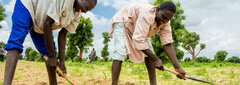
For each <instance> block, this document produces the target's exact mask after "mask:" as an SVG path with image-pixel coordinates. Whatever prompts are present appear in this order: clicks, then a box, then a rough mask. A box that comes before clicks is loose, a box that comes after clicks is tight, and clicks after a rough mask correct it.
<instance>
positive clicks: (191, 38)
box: [182, 32, 206, 60]
mask: <svg viewBox="0 0 240 85" xmlns="http://www.w3.org/2000/svg"><path fill="white" fill-rule="evenodd" d="M199 40H200V35H199V34H197V33H196V32H186V33H185V34H184V37H183V38H182V47H183V48H184V49H185V50H187V51H188V53H190V54H191V55H192V60H195V59H196V57H197V56H198V54H199V53H200V51H202V50H203V49H205V48H206V45H205V44H200V50H199V51H198V53H197V54H196V50H195V48H196V46H197V45H198V44H199Z"/></svg>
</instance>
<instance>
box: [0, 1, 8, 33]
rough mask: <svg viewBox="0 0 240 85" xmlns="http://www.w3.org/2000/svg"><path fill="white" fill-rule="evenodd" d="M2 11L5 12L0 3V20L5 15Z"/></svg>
mask: <svg viewBox="0 0 240 85" xmlns="http://www.w3.org/2000/svg"><path fill="white" fill-rule="evenodd" d="M4 12H5V9H4V7H3V5H2V4H0V22H1V21H2V20H4V18H5V17H6V16H7V15H6V14H5V13H4ZM0 28H2V26H1V25H0Z"/></svg>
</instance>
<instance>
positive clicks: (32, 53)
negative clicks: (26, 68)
mask: <svg viewBox="0 0 240 85" xmlns="http://www.w3.org/2000/svg"><path fill="white" fill-rule="evenodd" d="M29 55H30V58H29V61H35V60H36V59H37V57H38V55H39V53H38V52H37V51H36V50H31V51H30V52H29ZM39 57H40V56H39Z"/></svg>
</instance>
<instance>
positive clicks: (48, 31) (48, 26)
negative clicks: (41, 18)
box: [43, 16, 55, 58]
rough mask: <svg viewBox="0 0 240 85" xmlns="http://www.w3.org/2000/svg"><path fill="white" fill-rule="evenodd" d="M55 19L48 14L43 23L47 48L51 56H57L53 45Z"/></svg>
mask: <svg viewBox="0 0 240 85" xmlns="http://www.w3.org/2000/svg"><path fill="white" fill-rule="evenodd" d="M53 23H54V20H53V19H52V18H50V17H49V16H47V19H46V21H45V23H44V25H43V28H44V41H45V44H46V48H47V51H48V54H49V56H48V57H49V58H52V57H55V53H54V46H53V36H52V24H53Z"/></svg>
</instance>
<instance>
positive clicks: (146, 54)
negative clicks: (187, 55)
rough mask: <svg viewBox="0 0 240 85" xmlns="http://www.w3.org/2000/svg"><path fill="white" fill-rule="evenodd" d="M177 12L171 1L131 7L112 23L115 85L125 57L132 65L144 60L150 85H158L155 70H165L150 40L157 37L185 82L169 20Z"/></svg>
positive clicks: (115, 17) (124, 9) (114, 17)
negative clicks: (175, 50) (156, 4)
mask: <svg viewBox="0 0 240 85" xmlns="http://www.w3.org/2000/svg"><path fill="white" fill-rule="evenodd" d="M175 12H176V6H175V5H174V3H172V2H169V1H168V2H164V3H163V4H161V5H160V6H153V5H150V4H132V5H128V6H126V7H123V8H122V9H120V10H119V11H118V12H117V13H116V14H115V15H114V16H113V18H112V20H111V28H110V37H111V38H113V39H114V47H115V48H114V54H113V57H112V58H113V60H114V61H113V63H112V85H117V84H118V80H119V75H120V71H121V65H122V61H124V60H125V58H126V56H127V55H128V56H129V59H130V60H131V61H132V62H136V63H141V62H143V61H145V65H146V67H147V70H148V75H149V79H150V84H151V85H157V81H156V72H155V68H156V69H159V70H164V68H163V66H162V61H161V59H159V58H158V57H157V56H156V55H155V54H154V53H153V50H152V46H151V42H150V40H149V38H150V37H151V36H154V35H156V34H158V35H159V36H160V40H161V43H162V45H163V48H164V51H165V52H166V54H167V56H168V57H169V59H170V60H171V62H172V64H173V66H174V68H175V70H176V71H177V72H178V73H179V75H177V77H178V78H180V79H185V71H184V70H183V69H182V68H181V67H180V65H179V62H178V60H177V58H176V55H175V52H174V48H173V46H172V42H173V39H172V33H171V26H170V19H171V18H172V17H173V16H174V13H175Z"/></svg>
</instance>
